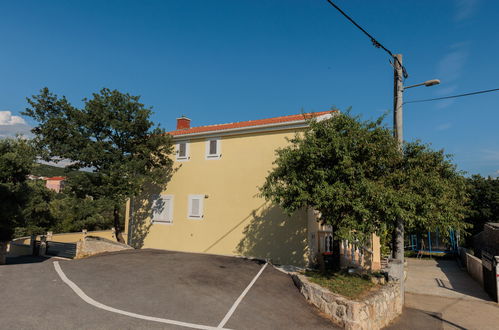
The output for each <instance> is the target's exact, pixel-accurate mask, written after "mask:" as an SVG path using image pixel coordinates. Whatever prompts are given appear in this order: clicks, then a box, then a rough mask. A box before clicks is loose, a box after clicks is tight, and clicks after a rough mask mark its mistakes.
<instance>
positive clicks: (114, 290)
mask: <svg viewBox="0 0 499 330" xmlns="http://www.w3.org/2000/svg"><path fill="white" fill-rule="evenodd" d="M53 261H54V259H48V260H44V261H43V262H39V263H30V264H17V265H7V266H0V292H1V293H2V298H3V299H2V300H3V306H2V308H1V309H0V319H1V324H0V328H10V329H20V328H22V329H35V328H36V329H76V328H78V329H187V327H180V326H177V325H171V324H164V323H159V322H154V321H147V320H141V319H137V318H133V317H130V316H126V315H121V314H118V313H115V312H112V311H108V310H103V309H101V308H102V306H101V308H98V307H96V306H94V305H91V304H89V303H88V302H86V301H84V300H83V299H82V298H81V297H80V296H78V295H77V294H76V293H75V292H74V291H73V290H72V289H71V288H70V287H69V286H68V285H67V283H65V282H63V280H62V279H61V277H60V276H59V275H58V273H57V272H56V271H55V268H54V263H53ZM58 262H59V266H60V268H61V270H62V272H63V273H64V274H65V276H67V278H68V280H70V281H72V282H74V284H75V285H77V286H78V287H79V289H81V290H82V291H83V293H84V294H86V295H87V296H88V297H90V299H93V300H94V301H95V302H96V304H97V305H98V304H99V303H100V304H103V305H105V306H109V307H111V308H114V309H117V310H121V311H126V312H131V313H136V314H140V315H145V316H152V317H156V318H161V319H167V320H174V321H180V322H187V323H189V324H191V325H194V326H195V325H200V326H212V327H217V326H218V325H219V323H220V322H221V320H223V319H224V318H225V317H226V315H227V313H228V312H229V310H230V309H231V307H232V306H234V303H235V302H236V300H237V299H238V297H240V296H241V294H242V293H243V291H245V288H247V287H248V285H249V284H250V283H251V282H252V281H253V280H254V279H255V277H256V275H257V274H258V273H259V272H260V271H261V270H262V268H263V264H262V263H259V262H257V261H251V260H246V259H240V258H232V257H223V256H213V255H201V254H189V253H180V252H167V251H159V250H134V251H125V252H119V253H110V254H105V255H100V256H96V257H92V258H88V259H83V260H74V261H58ZM229 316H230V317H229V318H228V321H227V323H226V324H225V327H226V328H231V329H331V328H334V326H333V324H332V323H331V322H330V321H329V320H328V319H326V318H324V317H322V316H321V315H319V313H318V312H317V310H316V309H315V308H314V307H312V306H311V305H309V304H308V303H307V302H306V301H305V300H304V298H303V297H302V296H301V294H300V293H299V292H298V290H297V289H296V288H295V286H294V285H293V282H292V280H291V279H290V278H289V276H287V275H286V274H283V273H281V272H279V271H278V270H276V269H274V268H273V267H272V266H267V267H266V268H265V269H264V270H263V271H262V272H261V275H260V276H259V277H258V278H257V279H256V281H255V282H254V285H253V286H252V287H251V288H250V289H249V291H248V292H247V294H246V295H245V296H244V297H243V298H242V300H241V301H240V304H239V305H237V307H236V308H235V310H234V311H233V314H230V315H229Z"/></svg>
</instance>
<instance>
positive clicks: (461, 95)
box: [404, 88, 499, 104]
mask: <svg viewBox="0 0 499 330" xmlns="http://www.w3.org/2000/svg"><path fill="white" fill-rule="evenodd" d="M497 91H499V88H494V89H487V90H484V91H478V92H471V93H465V94H459V95H452V96H444V97H436V98H434V99H424V100H414V101H407V102H404V104H407V103H420V102H430V101H438V100H446V99H453V98H456V97H463V96H470V95H476V94H483V93H490V92H497Z"/></svg>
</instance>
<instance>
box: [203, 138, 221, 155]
mask: <svg viewBox="0 0 499 330" xmlns="http://www.w3.org/2000/svg"><path fill="white" fill-rule="evenodd" d="M221 151H222V150H221V144H220V138H211V139H208V140H206V158H207V159H218V158H220V157H221V156H222V152H221Z"/></svg>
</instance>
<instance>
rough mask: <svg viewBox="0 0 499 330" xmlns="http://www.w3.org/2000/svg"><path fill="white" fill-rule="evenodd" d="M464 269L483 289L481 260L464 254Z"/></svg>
mask: <svg viewBox="0 0 499 330" xmlns="http://www.w3.org/2000/svg"><path fill="white" fill-rule="evenodd" d="M466 269H467V270H468V274H470V276H471V277H473V279H474V280H475V281H477V282H478V283H480V285H481V286H482V287H483V270H482V260H480V259H478V258H477V257H475V256H472V255H471V254H469V253H466Z"/></svg>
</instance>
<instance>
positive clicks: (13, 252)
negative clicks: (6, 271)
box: [7, 241, 33, 257]
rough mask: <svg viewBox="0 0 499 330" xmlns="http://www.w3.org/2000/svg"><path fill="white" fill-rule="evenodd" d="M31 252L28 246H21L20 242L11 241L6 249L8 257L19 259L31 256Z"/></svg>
mask: <svg viewBox="0 0 499 330" xmlns="http://www.w3.org/2000/svg"><path fill="white" fill-rule="evenodd" d="M32 253H33V250H32V248H31V246H30V245H29V241H28V244H22V243H20V242H14V241H11V242H10V243H9V245H8V247H7V256H8V257H19V256H26V255H31V254H32Z"/></svg>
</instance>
